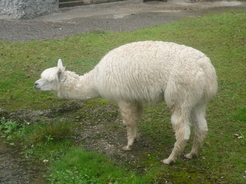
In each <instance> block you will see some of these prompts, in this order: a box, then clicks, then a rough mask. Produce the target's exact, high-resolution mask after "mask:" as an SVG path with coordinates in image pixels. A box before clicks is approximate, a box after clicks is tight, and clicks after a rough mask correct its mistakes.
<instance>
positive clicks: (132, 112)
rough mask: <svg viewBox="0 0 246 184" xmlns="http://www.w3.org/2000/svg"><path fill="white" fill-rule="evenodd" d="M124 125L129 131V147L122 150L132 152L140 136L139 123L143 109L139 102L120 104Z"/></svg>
mask: <svg viewBox="0 0 246 184" xmlns="http://www.w3.org/2000/svg"><path fill="white" fill-rule="evenodd" d="M119 107H120V111H121V116H122V118H123V124H124V125H126V129H127V145H126V146H124V147H123V148H122V150H131V147H132V145H133V143H134V141H135V139H136V137H137V136H138V128H137V123H138V120H139V118H140V117H141V114H142V111H143V107H142V104H140V103H137V102H120V103H119Z"/></svg>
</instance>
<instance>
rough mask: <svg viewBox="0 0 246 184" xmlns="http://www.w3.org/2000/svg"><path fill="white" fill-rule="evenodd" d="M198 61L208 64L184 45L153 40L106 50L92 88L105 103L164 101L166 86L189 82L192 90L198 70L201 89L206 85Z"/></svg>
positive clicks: (195, 51)
mask: <svg viewBox="0 0 246 184" xmlns="http://www.w3.org/2000/svg"><path fill="white" fill-rule="evenodd" d="M202 58H205V59H204V61H205V60H207V61H206V62H207V63H209V65H211V64H210V61H209V59H208V58H207V57H206V56H205V55H204V54H203V53H201V52H200V51H197V50H195V49H193V48H191V47H187V46H184V45H178V44H175V43H169V42H155V41H145V42H135V43H130V44H126V45H123V46H121V47H118V48H116V49H114V50H112V51H110V52H109V53H108V54H106V55H105V56H104V57H103V58H102V60H101V61H100V62H99V64H98V65H97V66H96V67H95V69H94V70H95V74H96V75H95V76H94V77H95V78H94V81H95V86H96V87H97V90H98V92H99V94H100V96H101V97H103V98H106V99H107V100H113V101H121V100H129V101H132V100H136V101H141V102H147V103H156V102H159V101H162V100H164V93H165V91H166V88H167V86H169V83H184V84H188V86H189V84H190V83H191V84H192V86H193V87H192V89H191V91H193V90H194V89H193V88H194V84H193V81H194V80H193V78H195V77H196V74H197V72H198V71H202V72H200V73H202V75H203V76H202V77H200V78H201V80H203V81H202V82H201V85H204V86H201V87H200V88H202V90H203V89H204V88H205V83H209V82H206V81H205V80H207V79H205V78H206V77H207V76H205V74H204V73H205V72H207V71H205V70H204V69H203V68H202V66H200V63H199V62H198V60H199V59H202ZM205 65H206V63H205ZM212 78H213V77H212ZM212 78H211V80H214V79H212ZM170 81H171V82H170ZM194 82H196V83H197V84H199V83H200V81H194ZM172 85H173V84H172ZM188 88H191V87H188ZM201 93H203V92H201Z"/></svg>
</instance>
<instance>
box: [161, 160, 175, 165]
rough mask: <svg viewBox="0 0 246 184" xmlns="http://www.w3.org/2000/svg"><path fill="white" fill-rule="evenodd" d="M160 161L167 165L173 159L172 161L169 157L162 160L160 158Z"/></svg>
mask: <svg viewBox="0 0 246 184" xmlns="http://www.w3.org/2000/svg"><path fill="white" fill-rule="evenodd" d="M161 162H162V163H163V164H167V165H169V164H171V163H173V162H174V161H172V160H170V159H164V160H161Z"/></svg>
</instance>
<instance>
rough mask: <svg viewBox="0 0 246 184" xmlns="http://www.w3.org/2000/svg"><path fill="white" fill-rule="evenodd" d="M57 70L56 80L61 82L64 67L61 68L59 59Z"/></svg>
mask: <svg viewBox="0 0 246 184" xmlns="http://www.w3.org/2000/svg"><path fill="white" fill-rule="evenodd" d="M57 68H58V69H59V70H58V73H57V75H58V80H59V81H61V79H62V73H63V71H64V67H63V64H62V60H61V59H59V60H58V63H57Z"/></svg>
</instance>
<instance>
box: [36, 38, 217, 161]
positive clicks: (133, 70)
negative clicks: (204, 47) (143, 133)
mask: <svg viewBox="0 0 246 184" xmlns="http://www.w3.org/2000/svg"><path fill="white" fill-rule="evenodd" d="M35 88H36V89H37V90H41V91H42V90H53V91H57V94H58V96H59V97H61V98H67V99H81V100H88V99H92V98H98V97H102V98H105V99H107V100H112V101H116V102H118V104H119V107H120V110H121V115H122V118H123V122H124V124H125V125H126V127H127V139H128V143H127V146H125V147H123V149H124V150H130V149H131V146H132V145H133V143H134V140H135V138H136V137H137V135H138V134H137V122H138V120H139V119H140V117H141V113H142V111H143V103H150V104H154V103H157V102H160V101H164V100H165V102H166V104H167V105H168V107H169V108H170V109H171V111H172V117H171V122H172V125H173V129H174V131H175V136H176V142H175V144H174V148H173V151H172V153H171V155H170V156H169V157H168V158H167V159H165V160H163V163H165V164H169V163H171V162H174V161H175V160H176V159H177V157H178V155H179V154H180V153H181V152H182V151H183V149H184V147H185V145H186V142H187V140H188V139H189V137H190V125H191V124H192V125H194V130H195V136H194V141H193V147H192V150H191V152H190V153H189V154H187V155H186V157H187V158H193V157H194V156H197V154H198V149H199V148H200V147H201V146H202V143H203V141H204V139H205V135H206V132H207V130H208V128H207V122H206V119H205V111H206V104H207V103H208V101H209V100H210V99H212V98H213V97H214V96H215V94H216V92H217V76H216V72H215V69H214V67H213V66H212V64H211V61H210V59H209V58H208V57H207V56H206V55H205V54H203V53H202V52H200V51H198V50H196V49H193V48H191V47H187V46H184V45H178V44H175V43H170V42H160V41H144V42H135V43H130V44H126V45H123V46H120V47H118V48H116V49H113V50H112V51H110V52H109V53H108V54H106V55H105V56H104V57H103V58H102V60H101V61H100V62H99V63H98V64H97V65H96V66H95V68H94V69H93V70H91V71H90V72H88V73H86V74H84V75H83V76H79V75H77V74H75V73H74V72H70V71H65V68H64V67H63V65H62V62H61V60H59V61H58V66H57V67H54V68H50V69H47V70H45V71H44V72H43V73H42V74H41V79H39V80H38V81H36V83H35Z"/></svg>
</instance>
